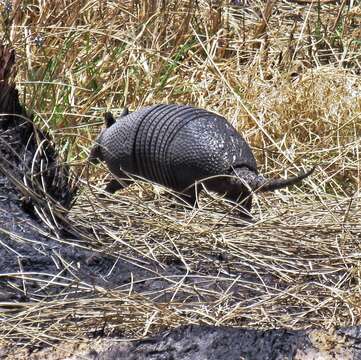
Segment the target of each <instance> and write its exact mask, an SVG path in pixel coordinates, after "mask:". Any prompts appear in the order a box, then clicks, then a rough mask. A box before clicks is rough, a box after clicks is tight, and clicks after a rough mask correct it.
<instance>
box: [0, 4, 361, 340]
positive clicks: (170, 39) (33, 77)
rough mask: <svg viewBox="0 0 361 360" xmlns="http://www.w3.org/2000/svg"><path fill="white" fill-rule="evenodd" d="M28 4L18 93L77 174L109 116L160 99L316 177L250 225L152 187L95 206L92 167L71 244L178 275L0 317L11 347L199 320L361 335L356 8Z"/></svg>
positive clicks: (16, 27) (267, 199)
mask: <svg viewBox="0 0 361 360" xmlns="http://www.w3.org/2000/svg"><path fill="white" fill-rule="evenodd" d="M15 3H16V4H15V5H14V8H16V9H17V13H16V15H15V17H14V18H13V19H12V22H11V21H10V20H9V19H10V18H11V16H10V15H9V14H10V13H7V12H6V10H5V8H4V9H3V10H2V11H3V12H2V14H3V17H4V19H5V18H6V17H7V19H8V20H7V21H8V22H7V23H6V22H4V24H5V25H6V24H8V26H7V27H5V30H6V31H5V37H6V36H7V38H8V40H9V41H11V42H12V44H13V45H14V46H15V48H16V50H17V54H18V57H19V61H18V81H19V84H18V85H19V87H20V88H21V91H22V93H23V94H24V101H25V102H26V105H27V106H28V108H29V109H32V110H33V111H34V112H35V114H36V117H37V122H38V124H39V126H42V127H44V128H48V129H49V131H50V132H51V133H52V134H53V136H55V139H56V141H57V142H58V145H59V146H60V147H61V149H62V150H63V154H64V157H65V158H66V160H67V161H69V162H70V163H71V164H73V165H74V171H77V172H79V173H80V172H81V170H82V169H83V168H84V167H85V164H86V161H85V159H86V156H87V155H88V152H89V146H90V144H91V141H92V140H93V139H94V137H95V134H96V133H97V131H98V130H99V127H98V125H100V123H101V115H102V113H103V112H104V111H106V110H112V111H113V112H114V113H118V112H120V111H121V108H122V107H123V106H125V105H127V106H129V107H130V108H131V109H132V110H135V109H137V108H139V107H141V106H143V105H146V104H154V103H158V102H177V103H187V104H193V105H195V106H199V107H204V108H207V109H209V110H212V111H215V112H217V113H219V114H222V115H224V116H225V117H226V118H227V119H228V120H229V121H230V122H231V123H232V124H233V125H234V126H235V127H237V129H238V130H239V131H241V132H242V133H243V134H244V135H245V137H246V138H247V140H248V141H249V142H250V144H251V145H252V147H253V149H254V150H255V154H256V156H257V159H258V160H259V163H260V164H261V170H262V172H263V173H265V174H267V175H269V176H277V175H282V176H286V175H291V174H294V173H295V172H297V171H298V169H299V168H301V167H306V168H308V167H310V166H311V165H314V164H319V167H318V168H317V171H316V172H315V174H314V175H313V176H312V177H311V178H309V179H308V180H307V181H305V183H304V184H303V185H302V186H301V187H295V188H293V189H290V190H282V191H279V192H277V193H275V194H273V195H266V196H262V197H261V196H257V199H256V203H255V206H254V210H253V213H254V216H255V219H256V222H255V223H254V224H251V225H248V226H244V224H243V226H240V225H242V223H241V220H239V219H238V218H237V216H236V211H235V209H232V206H231V205H229V204H225V203H224V202H223V200H221V199H219V198H215V197H214V196H213V195H212V194H209V195H206V196H202V197H201V199H200V208H199V209H193V210H191V209H184V208H182V207H180V206H177V205H174V198H172V197H170V196H169V195H168V194H166V191H165V190H164V189H160V188H158V187H155V188H153V187H152V186H149V185H144V184H141V183H139V184H135V185H133V186H132V187H131V188H129V189H126V190H124V191H122V192H120V193H118V194H116V195H115V196H112V197H109V196H106V197H105V198H100V197H99V194H101V188H102V184H103V183H102V180H103V179H104V175H105V171H104V167H98V168H91V169H90V170H91V172H90V178H89V182H88V181H87V180H86V179H85V175H84V174H85V172H83V175H82V184H83V187H82V190H81V192H80V194H79V198H78V200H77V202H76V205H75V206H74V208H73V209H72V210H71V212H70V213H69V222H70V223H71V224H72V225H73V226H76V227H78V228H86V229H91V230H92V233H93V236H92V237H91V238H89V237H84V238H83V239H80V240H81V241H77V242H75V246H83V247H86V248H88V249H94V250H95V251H99V252H101V253H105V254H112V255H114V256H115V258H116V259H117V258H118V259H120V260H122V261H125V262H130V263H132V264H136V266H139V267H144V268H147V266H149V264H150V263H157V264H158V266H159V267H160V268H162V269H163V270H164V269H166V268H167V264H168V263H169V261H173V262H176V261H178V262H179V263H180V264H181V265H182V269H183V270H182V272H181V273H180V274H177V275H175V274H169V275H167V274H166V273H165V272H164V271H163V272H161V273H154V276H153V277H152V279H149V281H156V280H157V279H161V280H162V281H165V282H166V283H168V287H167V289H166V290H164V289H163V288H162V290H161V293H160V291H158V292H157V290H156V289H155V290H153V291H145V292H144V293H142V292H135V291H134V286H135V284H134V283H133V280H132V279H130V281H129V284H127V285H125V286H123V287H121V288H118V289H113V290H109V289H102V288H92V286H91V284H88V291H87V292H86V293H85V295H84V296H83V297H82V298H81V299H76V300H72V299H71V298H64V300H56V301H51V300H49V301H44V302H34V303H25V304H18V305H17V307H16V308H14V307H11V308H10V310H8V311H5V310H1V312H0V314H1V315H0V316H1V320H2V337H3V339H5V340H8V341H10V340H11V341H18V343H21V342H22V341H24V344H25V345H28V344H29V343H31V344H37V343H39V342H43V343H49V344H52V343H54V341H55V340H67V341H74V339H76V340H78V339H81V338H83V337H86V335H87V334H88V333H89V332H90V331H98V330H99V329H104V328H106V330H107V333H111V332H112V331H115V330H118V331H121V332H122V333H123V334H126V335H128V336H131V337H132V336H133V337H142V336H146V335H148V334H150V333H154V332H156V331H158V330H159V329H162V328H164V327H175V326H178V325H180V324H190V323H207V324H217V325H232V326H247V327H256V328H270V327H288V328H295V329H296V328H305V327H310V326H321V327H326V328H328V327H330V326H334V325H336V326H342V325H352V324H357V323H359V321H360V306H359V304H360V302H359V300H360V255H361V251H360V242H361V237H360V234H361V225H360V210H361V209H360V207H361V206H360V178H361V166H360V141H361V140H360V139H361V119H360V113H361V100H360V99H361V82H360V77H359V76H360V70H361V66H360V64H361V58H360V37H359V26H360V21H359V18H358V14H359V13H360V8H359V7H357V6H356V5H355V4H356V2H351V1H350V2H348V4H349V5H346V6H344V4H345V2H342V5H338V4H336V2H335V3H333V2H332V1H331V2H327V3H325V4H324V3H323V2H320V3H319V2H317V1H315V2H311V1H310V2H301V1H299V2H293V1H292V2H291V1H290V2H287V1H278V2H271V1H270V2H268V3H267V4H266V3H265V2H263V1H252V2H248V1H244V2H242V1H240V2H236V1H234V2H233V3H242V4H243V5H231V4H228V3H227V4H226V2H221V1H219V2H212V3H213V5H212V6H210V4H209V3H210V2H207V1H169V2H160V1H159V2H157V1H144V2H138V1H127V2H104V5H102V3H101V2H95V1H89V0H79V1H75V2H74V1H71V2H70V1H63V6H62V8H61V9H60V8H59V7H58V5H57V4H55V3H53V2H37V1H33V2H32V3H31V4H30V3H28V5H22V2H21V1H15ZM162 4H163V5H162ZM262 14H263V15H262ZM4 24H3V26H4ZM139 259H141V260H139ZM217 288H218V289H219V290H217ZM165 294H166V295H167V296H168V300H167V301H162V300H160V299H161V298H162V296H164V295H165ZM179 294H182V296H180V295H179ZM178 295H179V296H178ZM21 339H26V340H21Z"/></svg>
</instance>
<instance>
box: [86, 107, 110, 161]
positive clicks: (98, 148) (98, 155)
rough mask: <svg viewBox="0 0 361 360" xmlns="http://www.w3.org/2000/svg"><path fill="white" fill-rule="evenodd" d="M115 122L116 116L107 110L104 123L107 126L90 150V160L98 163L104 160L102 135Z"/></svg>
mask: <svg viewBox="0 0 361 360" xmlns="http://www.w3.org/2000/svg"><path fill="white" fill-rule="evenodd" d="M114 123H115V119H114V116H113V115H112V113H110V112H107V113H105V114H104V125H105V128H104V129H103V130H102V131H101V132H100V134H99V135H98V137H97V138H96V140H95V144H94V145H93V147H92V149H91V150H90V154H89V158H88V160H89V161H90V163H92V164H94V165H95V164H98V163H99V162H100V161H103V155H102V136H103V134H104V131H106V130H107V129H108V128H110V127H111V126H112V125H113V124H114Z"/></svg>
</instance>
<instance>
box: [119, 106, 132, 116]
mask: <svg viewBox="0 0 361 360" xmlns="http://www.w3.org/2000/svg"><path fill="white" fill-rule="evenodd" d="M129 114H130V113H129V109H128V108H127V107H125V108H124V109H123V111H122V113H121V114H120V117H123V116H127V115H129Z"/></svg>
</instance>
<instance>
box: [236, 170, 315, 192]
mask: <svg viewBox="0 0 361 360" xmlns="http://www.w3.org/2000/svg"><path fill="white" fill-rule="evenodd" d="M315 168H316V166H314V167H313V168H312V169H311V170H309V171H307V172H302V173H300V174H299V175H297V176H293V177H290V178H287V179H266V178H265V177H263V176H261V175H256V174H255V173H254V172H252V171H250V170H245V169H242V170H241V171H236V173H237V175H238V177H240V178H241V179H242V181H244V182H246V183H247V184H248V186H249V187H250V188H251V189H252V190H254V191H256V190H257V191H262V192H265V191H274V190H278V189H282V188H284V187H287V186H291V185H295V184H297V183H299V182H300V181H302V180H303V179H305V178H306V177H308V176H310V175H311V174H312V173H313V172H314V171H315Z"/></svg>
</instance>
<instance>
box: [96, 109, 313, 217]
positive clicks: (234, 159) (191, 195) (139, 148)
mask: <svg viewBox="0 0 361 360" xmlns="http://www.w3.org/2000/svg"><path fill="white" fill-rule="evenodd" d="M105 126H106V127H105V129H104V130H102V131H101V133H100V135H99V136H98V138H97V139H96V142H95V145H94V146H93V148H92V150H91V152H90V155H89V160H90V162H91V163H97V162H99V161H104V162H105V163H106V165H107V166H108V168H109V170H110V172H111V173H112V174H113V175H115V177H116V178H115V179H113V180H112V181H110V183H108V185H107V187H106V190H107V191H109V192H112V193H113V192H115V191H117V190H119V189H121V188H123V187H125V186H127V185H128V184H129V183H130V181H127V180H126V179H129V174H131V175H136V176H139V177H141V178H144V179H147V180H150V181H153V182H156V183H158V184H161V185H164V186H166V187H168V188H171V189H173V190H176V191H177V192H178V193H179V194H181V197H182V198H183V199H184V200H185V201H186V202H187V203H189V204H191V205H194V204H195V201H196V194H197V193H198V191H200V190H202V188H203V186H204V187H205V188H206V189H207V190H210V191H213V192H216V193H218V194H221V195H224V197H225V198H226V199H228V200H230V201H232V202H235V203H237V204H240V205H241V206H242V208H243V209H244V210H245V213H249V212H250V210H251V206H252V192H253V191H256V190H259V191H273V190H276V189H280V188H283V187H287V186H290V185H294V184H297V183H299V182H300V181H301V180H303V179H305V178H306V177H307V176H309V175H310V174H311V173H312V172H313V171H314V168H312V169H311V170H309V171H307V172H301V173H300V174H298V176H294V177H290V178H287V179H271V180H269V179H266V178H265V177H263V176H261V175H259V174H258V171H257V164H256V160H255V157H254V156H253V153H252V150H251V148H250V147H249V145H248V144H247V142H246V141H245V140H244V138H243V137H242V136H241V135H240V134H239V133H238V132H237V131H236V129H235V128H234V127H233V126H231V124H230V123H228V122H227V120H226V119H225V118H223V117H222V116H219V115H217V114H215V113H212V112H209V111H206V110H203V109H198V108H194V107H192V106H186V105H155V106H149V107H145V108H142V109H140V110H138V111H135V112H132V113H129V112H128V110H127V109H125V111H124V112H123V114H122V115H121V116H120V118H119V119H117V121H116V120H115V119H114V117H113V116H112V115H111V113H107V114H106V115H105ZM121 179H123V180H121ZM201 184H203V186H201Z"/></svg>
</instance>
